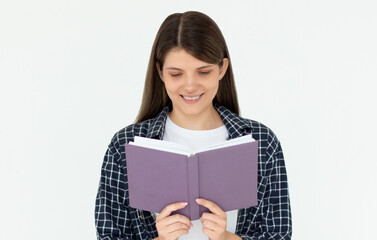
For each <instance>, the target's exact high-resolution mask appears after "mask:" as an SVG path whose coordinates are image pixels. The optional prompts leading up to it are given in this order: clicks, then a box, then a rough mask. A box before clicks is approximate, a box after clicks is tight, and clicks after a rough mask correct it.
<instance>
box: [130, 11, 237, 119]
mask: <svg viewBox="0 0 377 240" xmlns="http://www.w3.org/2000/svg"><path fill="white" fill-rule="evenodd" d="M173 48H181V49H184V50H185V51H186V52H188V53H189V54H191V55H192V56H194V57H195V58H197V59H199V60H201V61H204V62H208V63H212V64H218V65H219V66H222V64H223V62H222V60H223V59H224V58H228V59H229V65H228V69H227V72H226V73H225V75H224V77H223V78H222V80H221V81H220V82H219V89H218V91H217V94H216V96H215V98H214V100H213V101H214V102H217V103H219V104H220V105H222V106H224V107H226V108H228V109H229V110H231V111H232V112H234V113H236V114H239V107H238V100H237V91H236V86H235V83H234V77H233V71H232V64H231V61H230V56H229V52H228V47H227V46H226V43H225V39H224V37H223V35H222V33H221V31H220V29H219V27H218V26H217V24H216V23H215V22H214V21H213V20H212V19H211V18H210V17H208V16H207V15H205V14H203V13H200V12H196V11H189V12H185V13H175V14H172V15H170V16H168V17H167V18H166V19H165V21H164V22H163V23H162V25H161V27H160V29H159V30H158V32H157V35H156V39H155V41H154V43H153V47H152V51H151V55H150V58H149V64H148V69H147V74H146V77H145V84H144V92H143V99H142V103H141V107H140V110H139V114H138V116H137V118H136V122H142V121H144V120H147V119H150V118H153V117H154V116H156V114H158V113H159V112H160V111H161V110H162V109H163V108H164V107H165V106H166V105H167V104H168V103H170V102H171V100H170V99H169V97H168V94H167V93H166V90H165V86H164V83H163V82H162V80H161V78H160V76H159V74H158V70H157V67H156V63H159V65H160V68H161V69H162V67H163V64H164V60H165V56H166V54H167V53H168V52H169V51H170V50H171V49H173Z"/></svg>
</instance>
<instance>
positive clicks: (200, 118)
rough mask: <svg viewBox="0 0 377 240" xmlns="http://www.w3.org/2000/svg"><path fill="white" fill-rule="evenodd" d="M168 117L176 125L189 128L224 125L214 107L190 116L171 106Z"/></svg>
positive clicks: (197, 128)
mask: <svg viewBox="0 0 377 240" xmlns="http://www.w3.org/2000/svg"><path fill="white" fill-rule="evenodd" d="M169 117H170V120H171V121H172V122H174V123H175V124H176V125H178V126H180V127H182V128H186V129H191V130H210V129H215V128H218V127H221V126H222V125H224V123H223V121H222V120H221V117H220V115H219V113H218V112H217V111H216V109H215V108H212V109H211V110H210V111H208V112H206V113H201V114H198V115H190V116H187V115H184V114H180V113H178V112H177V111H174V108H173V111H171V112H170V114H169Z"/></svg>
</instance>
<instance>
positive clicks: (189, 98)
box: [183, 95, 200, 100]
mask: <svg viewBox="0 0 377 240" xmlns="http://www.w3.org/2000/svg"><path fill="white" fill-rule="evenodd" d="M199 97H200V95H199V96H196V97H185V96H183V98H184V99H186V100H196V99H198V98H199Z"/></svg>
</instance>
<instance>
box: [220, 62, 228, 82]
mask: <svg viewBox="0 0 377 240" xmlns="http://www.w3.org/2000/svg"><path fill="white" fill-rule="evenodd" d="M228 66H229V59H228V58H224V59H223V65H222V66H221V67H220V76H219V77H220V79H219V80H221V79H223V77H224V75H225V73H226V71H227V70H228Z"/></svg>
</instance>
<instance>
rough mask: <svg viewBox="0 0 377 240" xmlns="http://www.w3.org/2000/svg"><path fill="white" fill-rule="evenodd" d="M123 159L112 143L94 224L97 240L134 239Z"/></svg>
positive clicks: (102, 175)
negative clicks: (121, 160) (121, 161)
mask: <svg viewBox="0 0 377 240" xmlns="http://www.w3.org/2000/svg"><path fill="white" fill-rule="evenodd" d="M120 159H121V153H120V152H119V151H118V148H116V147H115V146H114V143H113V141H112V143H110V145H109V147H108V149H107V151H106V154H105V157H104V161H103V165H102V168H101V179H100V183H99V188H98V193H97V198H96V206H95V223H96V230H97V239H98V240H125V239H133V236H132V231H131V219H130V217H129V209H128V204H127V203H126V192H125V189H127V188H126V187H125V185H126V179H125V178H126V174H124V171H125V170H124V169H123V168H122V165H121V164H120ZM127 201H128V199H127Z"/></svg>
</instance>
